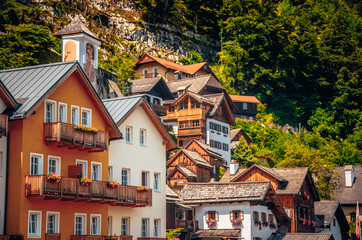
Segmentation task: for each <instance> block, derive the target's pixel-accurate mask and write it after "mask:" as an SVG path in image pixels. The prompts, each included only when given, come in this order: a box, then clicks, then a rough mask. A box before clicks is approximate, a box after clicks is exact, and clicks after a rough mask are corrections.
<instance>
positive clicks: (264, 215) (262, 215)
mask: <svg viewBox="0 0 362 240" xmlns="http://www.w3.org/2000/svg"><path fill="white" fill-rule="evenodd" d="M261 221H262V222H263V223H266V213H263V212H262V213H261Z"/></svg>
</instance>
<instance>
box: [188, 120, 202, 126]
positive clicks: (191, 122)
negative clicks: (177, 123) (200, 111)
mask: <svg viewBox="0 0 362 240" xmlns="http://www.w3.org/2000/svg"><path fill="white" fill-rule="evenodd" d="M190 127H200V120H192V121H190Z"/></svg>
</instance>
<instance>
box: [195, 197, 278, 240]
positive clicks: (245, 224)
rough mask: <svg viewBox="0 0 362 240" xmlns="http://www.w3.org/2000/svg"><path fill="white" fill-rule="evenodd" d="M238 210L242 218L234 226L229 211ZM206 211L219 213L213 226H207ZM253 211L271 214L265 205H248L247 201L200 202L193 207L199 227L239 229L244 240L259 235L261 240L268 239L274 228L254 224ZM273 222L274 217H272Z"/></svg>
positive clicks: (250, 239) (249, 239) (251, 239)
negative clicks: (241, 213) (242, 214)
mask: <svg viewBox="0 0 362 240" xmlns="http://www.w3.org/2000/svg"><path fill="white" fill-rule="evenodd" d="M235 210H240V211H243V212H244V220H242V224H241V226H237V227H234V226H233V225H232V223H231V221H230V212H231V211H235ZM208 211H216V212H218V213H219V222H218V223H217V224H216V226H215V227H212V228H209V227H208V226H207V223H206V219H205V213H206V212H208ZM253 211H258V212H259V215H261V212H265V213H266V214H267V216H268V214H272V212H271V211H270V210H268V208H267V207H265V206H259V205H258V206H250V203H249V202H243V203H231V204H229V203H224V204H202V205H201V206H198V207H196V209H195V218H196V221H198V222H199V228H200V229H240V230H241V233H240V235H241V236H240V237H241V239H245V240H253V238H254V237H260V238H262V240H266V239H268V238H269V237H270V236H271V234H272V233H273V232H276V230H275V229H270V228H269V227H263V226H262V227H261V230H259V227H255V226H254V220H253ZM274 223H275V218H274Z"/></svg>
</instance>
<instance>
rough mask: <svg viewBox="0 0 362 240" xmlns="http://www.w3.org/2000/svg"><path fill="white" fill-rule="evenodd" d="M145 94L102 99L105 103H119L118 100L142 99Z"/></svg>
mask: <svg viewBox="0 0 362 240" xmlns="http://www.w3.org/2000/svg"><path fill="white" fill-rule="evenodd" d="M144 95H145V94H138V95H132V96H125V97H117V98H108V99H102V101H103V102H110V101H117V100H126V99H130V98H142V97H144Z"/></svg>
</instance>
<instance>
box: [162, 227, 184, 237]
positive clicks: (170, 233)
mask: <svg viewBox="0 0 362 240" xmlns="http://www.w3.org/2000/svg"><path fill="white" fill-rule="evenodd" d="M181 230H182V228H176V229H167V230H166V238H168V239H170V238H175V237H177V235H178V234H179V233H180V232H181Z"/></svg>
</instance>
